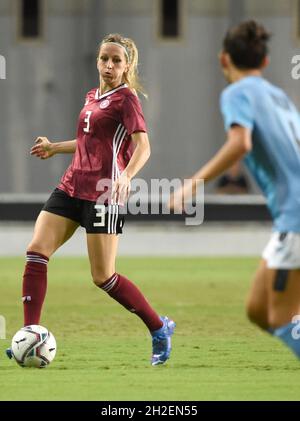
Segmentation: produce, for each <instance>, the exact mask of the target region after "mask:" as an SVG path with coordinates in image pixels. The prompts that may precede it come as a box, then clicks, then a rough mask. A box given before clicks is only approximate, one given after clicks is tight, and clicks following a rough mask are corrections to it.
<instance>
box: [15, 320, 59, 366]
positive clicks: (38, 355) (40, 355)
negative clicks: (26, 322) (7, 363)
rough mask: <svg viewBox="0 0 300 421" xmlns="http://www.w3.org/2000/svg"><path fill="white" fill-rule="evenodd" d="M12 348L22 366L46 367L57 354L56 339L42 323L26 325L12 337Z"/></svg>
mask: <svg viewBox="0 0 300 421" xmlns="http://www.w3.org/2000/svg"><path fill="white" fill-rule="evenodd" d="M11 350H12V353H13V356H14V359H15V360H16V362H17V363H18V364H19V365H20V366H21V367H37V368H43V367H46V366H47V365H49V364H50V363H51V361H53V359H54V357H55V354H56V340H55V338H54V336H53V335H52V333H51V332H49V331H48V329H46V328H45V327H43V326H40V325H30V326H25V327H23V328H22V329H20V330H19V331H18V332H17V333H16V334H15V336H14V337H13V338H12V343H11Z"/></svg>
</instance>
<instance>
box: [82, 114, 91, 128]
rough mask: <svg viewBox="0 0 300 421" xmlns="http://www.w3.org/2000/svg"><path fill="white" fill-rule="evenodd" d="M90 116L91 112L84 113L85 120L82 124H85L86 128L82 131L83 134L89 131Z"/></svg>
mask: <svg viewBox="0 0 300 421" xmlns="http://www.w3.org/2000/svg"><path fill="white" fill-rule="evenodd" d="M91 115H92V111H86V112H85V119H84V122H85V123H86V126H85V127H84V128H83V131H84V132H85V133H88V132H89V131H90V118H91Z"/></svg>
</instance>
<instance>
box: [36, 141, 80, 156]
mask: <svg viewBox="0 0 300 421" xmlns="http://www.w3.org/2000/svg"><path fill="white" fill-rule="evenodd" d="M76 142H77V140H76V139H74V140H66V141H62V142H50V141H49V139H48V138H47V137H41V136H39V137H37V138H36V140H35V145H34V146H33V147H32V148H31V150H30V154H31V155H34V156H36V157H38V158H41V159H48V158H51V157H52V156H54V155H55V154H58V153H74V152H75V150H76Z"/></svg>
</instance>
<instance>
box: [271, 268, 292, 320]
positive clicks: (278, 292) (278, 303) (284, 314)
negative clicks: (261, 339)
mask: <svg viewBox="0 0 300 421" xmlns="http://www.w3.org/2000/svg"><path fill="white" fill-rule="evenodd" d="M267 288H268V297H269V323H270V326H271V327H274V328H276V327H279V326H283V325H285V324H287V323H290V322H291V321H292V319H293V317H294V316H296V315H299V314H300V269H290V270H280V269H277V270H275V269H274V276H273V278H269V279H268V284H267Z"/></svg>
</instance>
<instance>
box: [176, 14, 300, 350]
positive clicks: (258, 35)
mask: <svg viewBox="0 0 300 421" xmlns="http://www.w3.org/2000/svg"><path fill="white" fill-rule="evenodd" d="M269 38H270V35H269V34H268V32H267V31H266V30H265V29H264V27H263V26H261V25H259V24H257V23H256V22H254V21H248V22H244V23H241V24H240V25H238V26H237V27H234V28H232V29H230V30H229V31H228V32H227V34H226V36H225V39H224V42H223V51H222V52H221V54H220V63H221V67H222V70H223V73H224V75H225V78H226V79H227V81H228V82H229V84H230V85H229V86H228V87H227V88H226V89H225V90H224V91H223V93H222V95H221V101H220V103H221V111H222V114H223V118H224V124H225V129H226V132H227V141H226V143H225V144H224V146H223V147H222V148H221V149H220V150H219V151H218V152H217V153H216V155H215V156H214V157H213V158H212V159H211V160H210V161H209V162H208V163H207V164H206V165H204V166H203V167H202V168H201V169H200V170H199V171H198V172H197V173H196V174H195V175H194V176H193V177H192V183H191V184H192V190H193V192H195V191H196V188H197V182H198V181H199V180H204V181H205V182H207V181H209V180H212V179H214V178H215V177H217V176H219V175H220V174H221V173H223V172H224V171H225V170H227V169H228V168H229V167H231V166H232V164H233V163H235V162H237V161H238V160H239V159H241V158H243V157H244V158H245V163H246V165H247V167H248V169H249V171H250V172H251V173H252V175H253V176H254V178H255V179H256V181H257V183H258V184H259V186H260V187H261V189H262V192H263V194H264V195H265V197H266V199H267V205H268V208H269V210H270V212H271V215H272V218H273V223H274V225H273V234H272V236H271V239H270V241H269V243H268V245H267V247H266V248H265V250H264V252H263V255H262V260H261V262H260V264H259V267H258V270H257V273H256V275H255V277H254V282H253V285H252V288H251V291H250V294H249V297H248V301H247V313H248V317H249V319H250V320H251V321H252V322H253V323H256V324H257V325H258V326H260V327H261V328H262V329H265V330H268V331H269V332H270V333H272V334H273V335H275V336H277V337H279V338H280V339H281V340H282V341H283V342H285V343H286V345H287V346H288V347H289V348H290V349H291V350H292V351H293V352H294V353H295V354H296V355H297V356H298V357H300V340H299V336H300V335H299V332H297V328H298V326H297V325H296V321H297V319H298V320H300V317H298V318H297V317H296V316H297V315H299V314H300V116H299V113H298V111H297V109H296V107H295V105H294V104H293V103H292V101H291V100H290V99H289V98H288V96H287V95H286V94H285V92H283V91H282V90H281V89H279V88H278V87H276V86H274V85H272V84H271V83H269V82H268V81H267V80H265V79H264V78H263V77H262V70H263V69H264V67H265V66H266V65H267V64H268V47H267V43H268V40H269ZM190 194H191V191H189V190H188V188H185V189H184V190H183V191H182V190H181V191H177V192H176V193H175V195H174V197H173V198H172V199H171V207H175V208H177V209H180V208H181V204H182V203H181V202H182V200H183V199H184V198H186V197H188V195H190Z"/></svg>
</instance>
